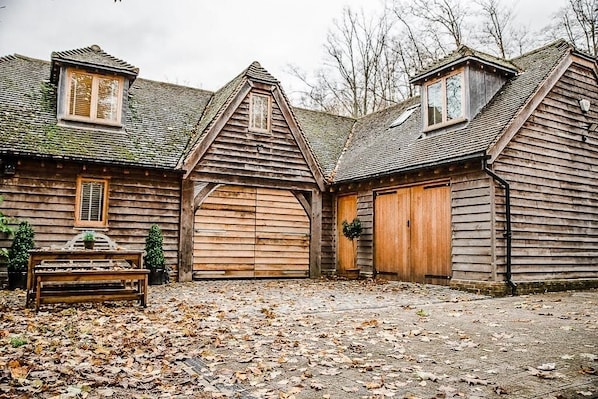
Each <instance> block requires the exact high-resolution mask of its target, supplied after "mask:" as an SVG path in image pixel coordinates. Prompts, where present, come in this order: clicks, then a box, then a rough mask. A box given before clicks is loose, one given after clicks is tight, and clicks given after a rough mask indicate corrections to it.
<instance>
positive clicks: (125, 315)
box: [0, 280, 596, 399]
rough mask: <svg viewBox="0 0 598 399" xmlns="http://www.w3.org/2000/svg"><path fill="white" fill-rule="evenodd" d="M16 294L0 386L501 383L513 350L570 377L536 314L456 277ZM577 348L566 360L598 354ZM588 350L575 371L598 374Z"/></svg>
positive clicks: (478, 393) (58, 392) (417, 390)
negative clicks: (140, 295) (144, 296)
mask: <svg viewBox="0 0 598 399" xmlns="http://www.w3.org/2000/svg"><path fill="white" fill-rule="evenodd" d="M199 293H201V295H199ZM0 295H5V294H2V293H0ZM10 295H12V296H15V294H14V293H10ZM7 297H8V295H6V296H0V310H1V311H2V312H3V313H2V314H1V316H0V397H2V395H9V397H11V395H12V396H15V395H17V392H19V393H22V394H25V395H29V396H34V397H40V398H52V397H56V398H69V397H77V398H86V397H87V398H115V399H123V398H129V397H144V395H145V397H197V398H202V397H205V398H207V397H212V396H214V397H234V396H242V397H252V398H264V399H271V398H287V399H291V398H296V399H300V398H305V397H322V398H326V397H328V398H334V397H339V396H342V395H344V396H345V397H364V398H393V397H396V398H429V397H435V398H456V397H471V398H476V397H489V396H490V395H495V394H498V395H505V394H507V392H508V390H509V389H510V387H509V386H508V385H506V384H508V381H509V379H508V376H509V375H510V374H509V373H511V374H512V373H513V372H515V371H514V369H506V368H505V367H503V364H504V363H503V362H505V359H510V358H511V357H512V356H514V357H518V359H519V362H520V363H519V369H518V370H519V372H521V371H524V372H528V373H530V374H532V375H534V376H536V377H538V379H550V378H553V377H554V378H555V379H556V378H562V377H559V376H558V373H557V365H556V364H555V363H553V362H552V361H551V360H550V358H548V359H546V358H544V357H541V356H542V355H544V354H542V353H541V352H540V353H539V351H537V346H536V347H534V345H544V344H545V343H546V342H550V338H549V337H542V340H540V339H539V338H538V337H534V339H533V340H532V339H531V336H532V335H533V334H532V332H531V328H532V327H533V324H534V323H530V324H528V325H525V326H522V325H520V324H519V325H517V324H513V323H518V322H519V321H517V320H519V316H515V315H514V316H513V317H517V318H516V319H515V321H507V320H505V318H504V315H505V314H507V312H506V310H504V309H500V310H498V311H496V310H493V309H492V307H491V306H489V305H490V304H492V303H493V302H486V301H483V302H481V301H477V302H475V303H474V302H472V303H470V302H469V301H470V300H471V299H472V298H473V299H475V298H478V297H475V296H468V294H465V293H459V296H456V294H455V293H454V292H453V291H451V290H449V289H447V288H445V287H433V286H423V285H414V284H405V283H396V282H393V283H374V282H369V281H359V282H348V281H318V280H298V281H284V282H281V281H218V282H213V281H211V282H197V283H192V284H176V285H170V286H165V287H155V288H154V287H152V288H151V290H150V306H149V307H148V308H147V309H142V308H139V307H137V306H129V305H127V304H94V305H87V304H85V305H76V306H67V305H58V306H56V307H50V306H49V307H47V308H45V309H44V311H42V312H39V313H35V312H32V311H31V310H29V309H23V307H22V303H23V302H24V298H23V297H21V298H18V301H15V302H14V303H12V302H10V301H5V299H4V298H7ZM2 301H4V302H2ZM11 301H12V299H11ZM447 304H448V305H447ZM445 305H446V306H445ZM497 306H498V305H497ZM542 306H543V305H542V304H540V305H539V306H535V305H534V306H529V307H525V306H524V307H522V308H521V309H520V310H521V311H535V312H536V313H537V312H538V311H539V310H542V309H544V308H543V307H542ZM550 306H552V305H550ZM423 309H425V311H424V310H423ZM444 309H446V311H445V310H444ZM550 310H551V312H553V313H555V314H561V313H562V312H559V309H558V306H554V308H551V309H550ZM7 312H8V313H7ZM492 312H494V314H492ZM501 312H502V313H501ZM497 314H498V315H499V316H501V317H502V318H499V317H497ZM429 315H432V316H429ZM523 316H525V317H527V316H528V315H527V314H523ZM533 317H535V316H534V315H529V319H530V320H532V321H533ZM542 317H543V320H545V319H546V317H548V316H546V315H543V316H542ZM555 319H557V318H556V317H555ZM497 320H500V321H501V323H497ZM559 320H560V319H559ZM562 323H565V322H561V324H557V326H556V327H555V330H557V331H556V332H557V333H559V332H562V333H565V334H567V337H575V336H576V334H579V333H580V331H582V330H583V328H584V326H583V325H581V324H580V323H577V322H576V320H575V319H568V320H567V321H566V323H567V324H566V325H567V326H572V327H573V328H571V329H563V328H561V327H562V326H564V325H565V324H562ZM514 325H515V326H516V327H515V328H513V326H514ZM528 327H529V329H528ZM588 327H594V326H593V325H591V324H588ZM527 337H530V339H528V338H527ZM585 348H586V349H585V351H586V352H588V351H592V350H593V349H591V348H593V346H590V345H587V346H586V347H585ZM503 350H504V351H505V352H508V353H503ZM524 351H527V352H524ZM564 352H565V351H563V352H560V353H564ZM567 352H569V353H568V354H566V355H563V356H561V357H560V360H559V368H560V370H563V369H564V368H562V367H561V363H567V362H569V363H571V362H572V361H578V362H580V361H581V362H585V363H588V361H589V362H593V361H595V360H596V356H595V355H593V354H590V353H580V352H579V350H577V349H574V348H573V347H571V348H569V349H567ZM532 356H533V358H534V359H536V360H534V362H533V363H531V364H532V365H534V367H529V368H527V367H528V364H529V362H531V360H530V361H529V362H527V359H528V358H530V359H531V358H532ZM557 357H558V355H557ZM501 359H502V360H501ZM538 359H540V360H538ZM522 362H523V363H522ZM526 362H527V363H526ZM585 363H584V365H583V366H581V367H580V366H577V365H576V366H575V367H574V368H571V367H570V370H571V372H572V373H573V374H576V375H577V376H579V377H581V376H584V377H585V378H588V377H590V378H592V377H594V376H595V375H596V370H595V367H591V365H587V364H585ZM553 365H554V366H553ZM525 370H527V371H525ZM543 373H545V374H543ZM482 376H483V377H484V378H483V377H482ZM498 381H500V383H501V385H500V386H499V385H497V382H498ZM544 383H546V382H545V381H544ZM584 391H585V389H584Z"/></svg>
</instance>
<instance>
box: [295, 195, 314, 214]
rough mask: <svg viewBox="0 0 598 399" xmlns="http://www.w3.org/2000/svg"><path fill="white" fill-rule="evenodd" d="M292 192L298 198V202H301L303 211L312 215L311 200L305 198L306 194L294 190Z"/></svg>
mask: <svg viewBox="0 0 598 399" xmlns="http://www.w3.org/2000/svg"><path fill="white" fill-rule="evenodd" d="M292 192H293V195H295V198H297V201H299V203H300V204H301V206H302V207H303V209H305V213H307V214H308V215H311V204H310V203H309V200H308V199H307V198H306V197H305V194H304V193H302V192H300V191H296V190H292Z"/></svg>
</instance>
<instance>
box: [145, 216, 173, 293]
mask: <svg viewBox="0 0 598 399" xmlns="http://www.w3.org/2000/svg"><path fill="white" fill-rule="evenodd" d="M162 242H163V237H162V230H160V227H158V225H157V224H153V225H152V227H150V230H149V233H148V236H147V238H146V239H145V255H144V256H143V264H144V265H145V267H146V268H147V269H150V275H149V284H150V285H160V284H163V283H164V282H167V281H168V275H167V272H165V270H164V266H165V261H164V249H163V248H162Z"/></svg>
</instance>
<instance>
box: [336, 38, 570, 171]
mask: <svg viewBox="0 0 598 399" xmlns="http://www.w3.org/2000/svg"><path fill="white" fill-rule="evenodd" d="M569 51H571V47H570V46H569V45H568V44H567V43H566V42H565V41H557V42H554V43H552V44H550V45H548V46H546V47H543V48H541V49H538V50H536V51H533V52H531V53H528V54H526V55H524V56H522V57H519V58H517V59H515V60H513V61H512V63H513V64H514V65H516V66H517V67H518V68H519V69H520V70H521V71H522V72H521V73H519V74H518V75H517V76H515V77H513V78H511V79H510V80H509V81H508V82H507V83H506V84H505V85H504V86H503V88H502V89H501V90H499V92H498V93H497V94H496V95H495V96H494V98H493V99H492V100H491V101H490V102H489V103H488V104H487V105H486V107H484V108H483V109H482V110H481V111H480V112H479V113H478V115H476V116H475V117H474V118H473V120H471V121H470V122H469V123H468V124H467V125H466V126H465V127H463V128H461V129H458V130H454V131H449V132H445V133H440V134H436V135H430V136H429V137H425V138H420V136H421V110H420V108H418V109H417V110H416V111H415V112H413V114H411V116H410V117H409V118H408V119H407V120H406V121H405V122H404V123H403V124H401V125H400V126H397V127H395V128H389V126H390V125H391V123H392V122H393V121H394V120H396V118H398V116H399V115H400V114H401V113H402V112H403V110H404V109H406V108H407V107H408V106H409V105H411V104H414V103H417V102H418V101H419V99H418V98H414V99H411V100H408V101H406V102H405V103H402V104H400V105H397V106H395V107H392V108H389V109H386V110H384V111H380V112H377V113H375V114H371V115H367V116H365V117H363V118H362V119H360V120H359V121H358V122H357V124H356V126H355V129H354V135H353V138H352V140H351V142H350V143H349V145H348V148H347V150H346V152H345V153H344V154H343V156H342V158H341V159H340V161H339V166H338V170H337V172H336V175H335V180H334V181H335V182H337V183H340V182H346V181H351V180H356V179H367V178H371V177H375V176H380V175H385V174H391V173H395V172H400V171H404V170H409V169H415V168H420V167H425V166H431V165H440V164H443V163H447V162H450V161H451V160H456V159H462V158H466V157H471V156H474V155H476V154H483V153H485V152H486V151H487V150H488V148H489V146H490V145H491V144H492V143H493V142H494V141H495V140H496V139H497V138H498V137H499V136H500V134H501V133H502V132H503V130H504V129H505V128H506V127H507V126H508V125H509V123H510V122H511V121H512V119H513V118H514V117H515V116H516V115H517V113H518V111H519V110H520V109H522V107H523V106H524V105H525V103H526V102H527V101H528V99H530V97H531V96H532V95H533V94H534V93H535V91H536V90H537V89H538V87H539V86H540V85H541V84H542V82H543V81H544V80H545V79H546V78H547V77H548V75H549V74H550V72H551V71H552V70H553V69H554V68H555V67H556V65H557V64H558V63H559V62H560V61H561V60H562V58H563V57H564V56H565V55H566V54H567V53H568V52H569Z"/></svg>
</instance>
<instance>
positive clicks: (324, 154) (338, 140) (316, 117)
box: [293, 108, 355, 177]
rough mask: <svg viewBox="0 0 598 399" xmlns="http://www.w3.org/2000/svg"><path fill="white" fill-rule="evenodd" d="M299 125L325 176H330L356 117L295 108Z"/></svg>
mask: <svg viewBox="0 0 598 399" xmlns="http://www.w3.org/2000/svg"><path fill="white" fill-rule="evenodd" d="M293 112H294V113H295V116H296V117H297V120H298V122H299V125H300V126H301V129H302V130H303V133H304V135H305V137H306V138H307V141H308V143H309V144H310V145H311V148H312V150H313V152H314V155H315V156H316V159H317V161H318V163H319V164H320V168H321V169H322V172H323V173H324V176H325V177H329V176H330V175H331V173H332V172H333V170H334V167H335V166H336V163H337V161H338V159H339V157H340V156H341V153H342V151H343V148H344V146H345V143H346V142H347V138H348V137H349V134H350V133H351V129H352V127H353V125H354V124H355V119H353V118H348V117H344V116H338V115H332V114H327V113H324V112H318V111H311V110H307V109H303V108H293Z"/></svg>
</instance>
